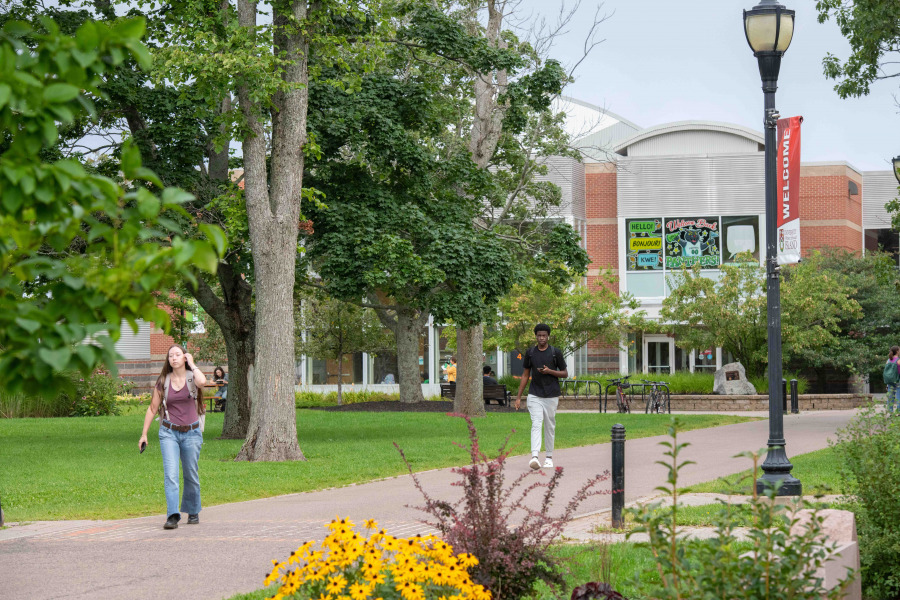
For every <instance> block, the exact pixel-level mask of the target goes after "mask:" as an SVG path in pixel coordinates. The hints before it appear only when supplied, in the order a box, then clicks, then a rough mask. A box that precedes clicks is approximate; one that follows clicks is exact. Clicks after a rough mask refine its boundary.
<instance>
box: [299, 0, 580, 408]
mask: <svg viewBox="0 0 900 600" xmlns="http://www.w3.org/2000/svg"><path fill="white" fill-rule="evenodd" d="M489 5H490V11H489V12H490V14H491V15H492V16H491V18H492V19H494V21H493V22H492V23H491V24H489V25H488V27H487V30H485V29H484V28H483V27H482V26H481V25H480V24H478V11H479V9H478V6H476V3H463V4H462V5H456V4H453V3H438V4H435V5H424V6H423V5H420V4H411V5H410V7H412V8H411V10H409V11H408V12H407V13H406V15H405V16H406V20H405V25H404V26H403V27H401V28H400V30H399V31H398V32H397V36H396V38H397V39H396V40H394V41H393V44H394V45H393V46H392V47H391V48H390V49H389V52H388V56H387V59H388V60H387V61H386V62H385V64H384V67H383V68H382V69H379V70H377V71H376V73H373V75H372V79H371V81H368V82H365V81H364V83H363V86H364V87H363V90H362V94H364V95H366V97H367V99H369V98H370V97H372V96H376V95H380V98H378V99H376V98H371V100H370V101H369V102H367V103H363V104H361V105H360V106H358V107H353V108H352V110H348V109H344V110H341V111H335V112H332V113H329V115H328V117H327V121H323V123H324V126H323V131H321V132H320V131H319V130H317V131H316V139H317V140H318V141H320V143H321V144H322V148H323V149H325V148H326V145H327V146H329V147H331V148H335V149H339V150H341V152H342V153H343V154H342V155H340V154H339V155H333V154H331V153H329V151H328V150H325V152H324V156H325V159H326V160H332V161H333V162H334V163H335V165H336V166H340V167H341V168H347V169H358V170H360V171H361V170H362V169H363V165H365V168H366V169H368V170H369V173H364V175H365V178H359V177H357V176H356V175H355V174H354V175H353V176H349V177H348V176H341V177H331V180H332V181H333V182H335V183H336V185H338V186H341V185H345V184H349V185H350V186H356V187H357V188H359V190H361V191H362V194H364V195H367V196H368V200H367V201H366V203H368V204H369V206H370V207H371V208H366V209H364V210H363V212H359V211H358V210H357V208H356V207H354V208H352V209H351V208H350V205H348V204H342V206H344V209H343V210H338V204H337V203H343V202H344V201H345V200H346V199H348V198H349V197H350V196H349V195H348V193H347V191H346V190H342V189H340V188H339V187H337V188H336V187H334V184H333V185H332V186H331V187H327V186H328V184H326V183H324V182H322V183H319V179H318V178H319V177H320V175H319V174H320V173H321V174H322V176H324V174H325V173H326V172H325V171H323V170H322V169H320V167H319V165H318V163H316V166H315V169H314V170H315V172H316V175H315V177H316V182H317V183H316V184H315V185H316V187H317V188H318V189H321V190H323V191H324V192H325V194H326V197H327V199H328V200H327V202H328V208H329V211H327V212H325V211H320V212H318V213H316V214H315V215H314V216H313V221H314V223H315V231H316V233H315V234H314V235H313V237H312V238H311V243H310V256H311V257H312V258H313V260H314V264H315V269H316V271H317V272H318V273H320V274H322V276H323V278H324V280H325V282H326V284H327V285H328V286H329V291H330V292H331V293H334V294H336V295H338V296H339V297H341V298H345V299H346V298H354V297H355V298H358V297H360V296H363V295H364V296H366V297H368V299H369V303H370V305H371V306H373V307H375V308H376V309H377V310H378V312H379V315H380V316H381V317H382V319H383V320H384V322H385V325H386V326H388V327H390V328H391V329H392V330H394V331H395V334H397V335H396V338H397V345H398V350H397V353H398V363H399V375H400V385H401V398H403V399H407V400H408V401H414V400H416V399H420V398H421V391H420V390H419V389H418V388H419V386H418V373H417V371H418V369H417V365H416V356H417V346H418V344H417V343H416V342H417V337H418V335H419V332H420V331H421V328H422V326H423V325H424V324H425V322H426V321H427V318H428V314H429V313H430V314H432V315H434V316H435V318H437V319H438V320H441V321H445V322H446V321H448V320H452V321H453V322H455V323H457V324H458V325H459V326H461V327H462V328H464V329H465V330H466V331H468V330H469V329H471V328H474V330H475V333H476V335H477V336H480V333H481V331H482V329H481V323H482V322H483V321H484V319H486V318H487V317H488V316H489V315H490V314H492V313H493V312H494V311H495V309H496V302H497V300H498V299H499V298H500V297H501V296H502V295H503V294H504V293H505V292H506V291H507V290H508V289H509V287H510V285H511V284H512V282H513V281H515V280H516V279H517V278H519V277H522V276H523V275H524V273H526V272H528V271H529V270H534V271H545V272H546V273H547V274H548V276H549V277H551V278H555V279H560V278H562V279H565V280H566V281H569V280H570V278H571V276H572V274H573V273H583V272H584V269H585V268H586V264H587V255H586V253H585V252H584V250H582V249H581V248H580V245H579V243H578V239H577V235H576V234H575V233H574V231H572V229H571V227H569V226H568V225H565V224H563V223H558V222H556V223H554V222H553V221H552V220H549V219H548V220H546V221H545V220H544V219H545V218H547V217H552V216H553V215H552V214H551V212H552V211H551V209H552V207H553V206H556V205H558V204H559V201H560V192H559V189H558V188H557V187H556V186H554V185H552V184H549V183H546V182H539V181H537V176H538V175H541V174H546V172H547V169H546V166H544V165H543V164H541V160H542V159H543V158H544V157H546V156H549V155H552V154H564V153H568V150H567V148H566V142H567V140H566V138H565V135H564V134H563V133H562V127H561V123H562V116H561V115H553V114H552V113H551V111H550V110H549V105H550V99H551V98H552V97H553V94H555V93H558V92H559V90H560V89H561V81H562V80H563V79H565V74H564V73H562V70H561V69H560V68H559V65H558V63H556V62H555V61H546V62H542V61H541V60H540V59H538V58H537V57H536V52H535V51H534V49H533V48H531V46H529V45H528V44H527V43H524V42H521V41H519V40H517V39H516V37H515V35H513V34H512V32H511V31H503V32H502V34H501V33H500V32H499V30H498V29H497V28H498V27H499V26H500V25H499V23H500V21H499V20H498V19H500V20H502V19H501V16H502V15H501V14H500V13H501V12H502V7H500V6H499V4H498V3H494V2H490V3H489ZM498 8H499V9H500V12H498V11H497V10H495V9H498ZM456 9H460V10H456ZM498 36H499V37H498ZM501 38H502V39H501ZM488 80H489V81H492V82H495V81H499V80H502V85H500V84H496V85H495V84H494V83H492V84H491V85H489V86H488V87H484V86H483V85H482V84H483V83H484V82H485V81H488ZM376 81H377V82H376ZM401 87H402V89H403V94H402V95H398V94H397V93H396V90H398V89H400V88H401ZM316 94H317V92H316V91H315V90H313V91H312V97H313V100H312V104H313V105H316V104H318V101H317V100H316V99H315V97H316ZM497 94H500V95H501V96H502V97H501V99H500V100H499V102H500V105H501V106H499V108H498V107H497V106H496V105H495V104H496V98H495V99H494V100H491V102H493V103H494V104H486V105H483V104H481V103H482V102H483V101H484V99H485V98H490V97H492V95H493V96H496V95H497ZM398 98H399V99H398ZM338 102H344V101H343V100H341V101H338ZM332 103H333V101H331V100H329V101H328V102H325V103H323V107H325V106H332ZM374 106H378V110H377V114H376V111H375V109H374V108H373V107H374ZM395 107H399V108H395ZM495 109H496V110H495ZM367 111H368V113H369V114H365V113H367ZM360 114H364V116H362V117H360V118H359V119H357V117H356V116H355V115H360ZM348 115H354V116H348ZM388 115H390V116H388ZM423 117H424V119H423ZM314 119H315V117H312V116H311V120H314ZM348 120H352V122H353V123H358V125H357V127H355V128H354V127H346V130H347V131H346V134H341V135H343V137H342V138H340V139H341V143H339V144H337V146H334V145H332V144H326V143H325V142H324V139H325V137H324V136H325V135H328V134H335V133H340V130H341V129H342V128H344V127H345V124H346V123H348ZM338 124H339V125H338ZM398 124H402V128H403V129H405V130H406V131H408V132H413V133H414V135H409V136H406V137H404V136H405V134H403V133H401V132H400V129H398V128H397V125H398ZM357 129H358V130H361V131H365V132H366V136H365V139H363V140H361V141H359V142H358V143H356V144H354V143H353V141H354V140H353V139H352V138H353V137H354V136H355V135H357V134H356V131H357ZM473 132H476V133H473ZM346 140H349V142H346ZM374 140H378V141H377V142H373V141H374ZM376 149H377V150H378V151H379V152H380V153H381V154H376V153H375V150H376ZM370 153H371V154H370ZM339 162H343V163H347V164H345V165H337V163H339ZM355 163H359V164H355ZM310 164H311V165H312V164H313V163H310ZM373 164H374V165H384V166H383V167H382V170H381V171H378V168H379V167H377V166H376V167H373ZM329 170H333V167H329ZM373 170H374V171H378V172H379V173H380V174H378V175H371V174H372V173H373ZM334 172H336V171H334ZM409 174H414V175H415V176H416V177H417V178H418V181H413V182H411V183H414V184H415V185H410V184H408V183H406V184H402V185H405V186H407V187H406V189H403V190H401V188H400V187H399V186H398V183H397V182H400V181H403V180H404V178H408V176H409ZM366 178H367V179H366ZM362 179H365V181H366V183H365V184H364V185H360V184H358V183H357V182H358V181H359V180H362ZM310 181H312V179H310ZM387 182H390V183H389V184H387ZM379 183H385V184H387V186H382V189H381V191H380V192H379V193H380V194H381V199H376V198H375V195H376V193H375V191H374V190H375V189H377V187H376V186H377V184H379ZM373 184H374V185H373ZM387 187H390V188H391V189H390V191H389V190H388V189H387ZM357 197H359V196H357ZM389 198H390V200H389ZM310 210H312V209H310ZM310 214H311V215H312V212H311V213H310ZM328 219H331V220H332V221H331V222H333V223H340V225H341V226H340V227H335V228H333V229H332V228H331V226H330V225H329V224H328V223H327V222H326V220H328ZM463 221H467V222H465V223H464V222H463ZM351 222H352V223H356V224H358V225H353V224H351ZM341 231H344V232H345V233H348V234H350V235H348V236H342V235H341V233H340V232H341ZM372 231H376V232H382V231H383V232H385V234H386V235H384V236H380V234H379V235H376V236H375V237H373V236H372V234H371V232H372ZM326 237H327V238H328V243H324V240H325V239H326ZM375 239H379V242H378V243H377V244H373V245H372V246H373V248H374V249H372V248H370V247H369V246H370V242H371V241H372V240H375ZM349 240H355V242H354V243H355V244H357V245H358V244H360V243H362V244H363V246H361V247H360V250H359V252H358V253H357V250H356V249H355V247H353V248H351V247H350V246H348V244H349ZM376 246H377V247H376ZM342 247H344V248H346V249H347V250H348V252H347V253H343V252H340V251H339V252H336V253H335V249H336V248H342ZM366 252H370V253H371V255H372V257H371V258H370V257H363V256H360V255H359V254H362V253H366ZM323 256H324V257H326V260H327V261H330V262H331V263H332V264H333V265H334V266H336V267H339V269H334V270H330V271H327V272H326V271H325V270H322V269H327V267H326V266H324V265H323V264H321V261H320V258H319V257H323ZM372 258H374V259H376V261H382V263H384V264H383V265H380V266H379V265H378V264H376V263H375V262H373V260H372ZM315 261H319V262H315ZM388 263H389V264H388ZM353 265H362V266H363V268H362V269H361V270H359V271H355V270H353V268H352V266H353ZM369 265H372V266H373V268H372V269H371V270H370V269H369ZM364 274H370V275H371V277H369V279H367V280H365V281H364V285H361V284H360V282H361V281H363V279H364V278H365V276H364ZM341 288H346V289H341ZM465 339H466V340H467V339H468V337H467V338H465ZM481 340H482V338H481V337H478V342H477V347H478V351H477V353H467V351H465V350H464V351H463V352H462V357H461V365H462V364H465V359H464V358H463V357H465V356H468V355H469V354H471V355H472V357H473V359H477V360H478V364H477V365H475V366H474V367H472V368H471V369H469V370H468V371H467V372H468V374H469V378H468V379H467V380H466V381H467V383H462V384H461V387H459V388H458V390H457V400H456V406H455V410H457V411H458V412H465V413H467V414H470V415H476V414H482V413H483V410H484V405H483V402H482V401H481V388H480V386H481V382H482V379H481V364H480V357H481V350H480V349H481ZM464 341H465V340H464ZM404 373H407V375H404ZM404 381H406V383H404ZM457 381H459V382H462V380H461V379H458V380H457ZM408 386H413V387H408ZM473 386H474V387H473ZM476 387H477V389H476ZM460 391H462V393H460ZM470 397H471V398H476V397H477V401H470Z"/></svg>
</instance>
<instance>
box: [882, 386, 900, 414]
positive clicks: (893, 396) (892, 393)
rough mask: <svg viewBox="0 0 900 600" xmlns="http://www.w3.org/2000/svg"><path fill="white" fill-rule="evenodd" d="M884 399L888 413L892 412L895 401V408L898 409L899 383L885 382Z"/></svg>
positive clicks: (899, 403)
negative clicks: (885, 392)
mask: <svg viewBox="0 0 900 600" xmlns="http://www.w3.org/2000/svg"><path fill="white" fill-rule="evenodd" d="M884 401H885V403H886V404H887V411H888V412H889V413H892V412H894V403H895V402H896V404H897V410H900V384H897V383H888V384H887V394H886V395H885V398H884Z"/></svg>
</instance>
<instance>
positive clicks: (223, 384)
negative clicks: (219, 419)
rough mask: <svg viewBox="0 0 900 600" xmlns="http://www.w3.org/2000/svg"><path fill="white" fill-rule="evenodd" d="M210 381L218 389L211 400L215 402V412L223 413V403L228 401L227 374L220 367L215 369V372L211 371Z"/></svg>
mask: <svg viewBox="0 0 900 600" xmlns="http://www.w3.org/2000/svg"><path fill="white" fill-rule="evenodd" d="M212 379H213V382H214V383H215V384H216V385H218V386H219V389H217V390H216V393H215V394H214V395H213V400H215V411H216V412H224V411H225V402H226V401H227V399H228V373H226V372H225V369H223V368H222V367H216V369H215V371H213V376H212Z"/></svg>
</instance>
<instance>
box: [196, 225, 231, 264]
mask: <svg viewBox="0 0 900 600" xmlns="http://www.w3.org/2000/svg"><path fill="white" fill-rule="evenodd" d="M199 229H200V232H201V233H202V234H203V235H205V236H206V238H207V239H208V240H209V241H210V242H211V243H212V244H213V246H214V247H215V249H216V253H217V254H218V255H219V256H224V255H225V249H226V248H227V247H228V237H227V236H226V235H225V232H224V231H223V230H222V229H221V228H220V227H217V226H215V225H208V224H206V223H202V224H201V225H200V227H199Z"/></svg>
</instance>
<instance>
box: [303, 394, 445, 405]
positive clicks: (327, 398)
mask: <svg viewBox="0 0 900 600" xmlns="http://www.w3.org/2000/svg"><path fill="white" fill-rule="evenodd" d="M341 397H342V399H343V403H344V404H358V403H360V402H399V401H400V394H387V393H384V392H378V391H375V390H352V391H346V390H345V391H343V393H342V394H341ZM425 400H428V401H431V400H441V397H440V396H434V397H429V398H425ZM294 406H295V407H296V408H318V407H322V406H337V392H328V393H327V394H323V393H321V392H310V391H307V390H304V391H300V392H294Z"/></svg>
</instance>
